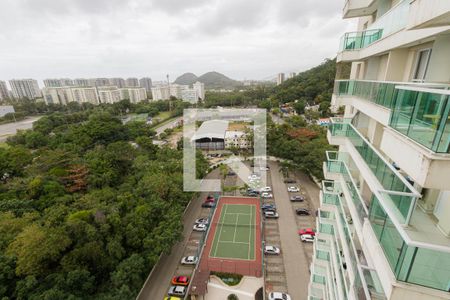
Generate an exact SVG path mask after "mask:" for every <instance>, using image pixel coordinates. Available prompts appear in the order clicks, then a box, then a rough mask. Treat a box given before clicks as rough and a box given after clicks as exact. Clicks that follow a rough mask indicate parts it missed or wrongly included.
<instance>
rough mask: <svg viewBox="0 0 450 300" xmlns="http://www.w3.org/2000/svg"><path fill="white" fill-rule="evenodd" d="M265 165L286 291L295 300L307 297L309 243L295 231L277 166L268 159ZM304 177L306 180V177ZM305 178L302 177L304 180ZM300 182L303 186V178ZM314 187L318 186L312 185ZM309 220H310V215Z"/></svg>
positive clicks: (289, 206)
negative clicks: (270, 184) (274, 206)
mask: <svg viewBox="0 0 450 300" xmlns="http://www.w3.org/2000/svg"><path fill="white" fill-rule="evenodd" d="M269 165H270V168H271V172H270V176H271V182H272V188H273V195H274V198H275V203H276V206H277V211H278V213H279V215H280V217H279V219H278V228H279V234H280V242H281V251H282V256H283V263H284V270H285V275H286V283H287V289H288V293H289V294H290V296H291V297H292V299H295V300H303V299H307V296H308V282H309V277H310V274H309V260H310V255H311V250H312V249H311V247H312V245H306V244H303V243H302V242H301V241H300V239H299V236H298V234H297V231H298V229H299V228H298V224H297V218H299V217H297V215H296V214H295V211H294V209H293V204H292V203H291V201H289V196H290V195H289V193H288V192H287V186H286V184H285V183H284V182H283V180H284V178H283V175H282V174H281V173H280V172H279V171H278V169H279V167H278V164H277V163H276V162H269ZM306 179H307V180H308V181H309V179H308V178H307V177H306ZM306 179H304V180H305V181H306ZM300 184H301V185H302V186H303V185H304V182H303V180H302V181H301V183H300ZM308 186H309V190H311V192H312V193H315V192H316V191H315V190H314V186H312V185H311V186H310V184H308ZM316 189H318V188H317V187H316ZM317 193H318V192H317ZM313 201H314V200H313ZM309 222H312V218H311V221H309Z"/></svg>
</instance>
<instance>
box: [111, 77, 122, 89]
mask: <svg viewBox="0 0 450 300" xmlns="http://www.w3.org/2000/svg"><path fill="white" fill-rule="evenodd" d="M109 85H112V86H117V87H118V88H119V89H121V88H124V87H125V79H123V78H109Z"/></svg>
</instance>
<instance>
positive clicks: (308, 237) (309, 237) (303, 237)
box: [300, 234, 314, 243]
mask: <svg viewBox="0 0 450 300" xmlns="http://www.w3.org/2000/svg"><path fill="white" fill-rule="evenodd" d="M300 239H301V240H302V242H304V243H312V242H314V236H313V235H310V234H302V235H301V236H300Z"/></svg>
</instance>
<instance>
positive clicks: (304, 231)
mask: <svg viewBox="0 0 450 300" xmlns="http://www.w3.org/2000/svg"><path fill="white" fill-rule="evenodd" d="M298 234H299V235H303V234H310V235H312V236H315V235H316V232H315V231H314V229H312V228H306V229H300V230H299V231H298Z"/></svg>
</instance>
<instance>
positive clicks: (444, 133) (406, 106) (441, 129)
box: [389, 86, 450, 153]
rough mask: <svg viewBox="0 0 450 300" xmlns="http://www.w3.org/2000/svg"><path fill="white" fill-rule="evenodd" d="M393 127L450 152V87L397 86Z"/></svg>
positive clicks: (408, 135) (392, 118)
mask: <svg viewBox="0 0 450 300" xmlns="http://www.w3.org/2000/svg"><path fill="white" fill-rule="evenodd" d="M396 91H397V93H396V97H395V104H394V105H393V107H392V114H391V119H390V122H389V126H391V127H392V128H394V129H395V130H397V131H398V132H400V133H402V134H404V135H406V136H407V137H409V138H411V139H413V140H414V141H416V142H418V143H419V144H421V145H423V146H425V147H427V148H428V149H430V150H432V151H434V152H438V153H450V116H449V113H450V90H448V89H430V88H418V87H411V86H397V87H396Z"/></svg>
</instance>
